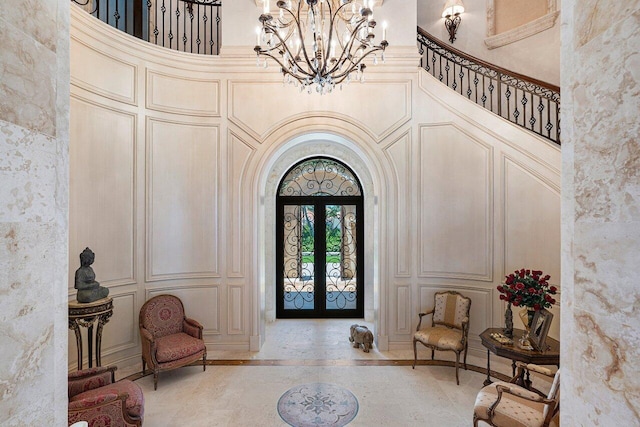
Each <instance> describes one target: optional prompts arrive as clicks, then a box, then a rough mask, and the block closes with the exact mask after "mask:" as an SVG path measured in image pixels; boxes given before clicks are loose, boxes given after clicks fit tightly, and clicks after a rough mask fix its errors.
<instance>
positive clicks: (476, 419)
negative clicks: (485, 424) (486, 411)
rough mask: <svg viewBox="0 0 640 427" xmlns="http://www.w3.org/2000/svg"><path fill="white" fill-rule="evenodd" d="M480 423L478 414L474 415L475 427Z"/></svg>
mask: <svg viewBox="0 0 640 427" xmlns="http://www.w3.org/2000/svg"><path fill="white" fill-rule="evenodd" d="M479 422H480V419H479V418H478V416H477V415H476V414H473V427H478V423H479Z"/></svg>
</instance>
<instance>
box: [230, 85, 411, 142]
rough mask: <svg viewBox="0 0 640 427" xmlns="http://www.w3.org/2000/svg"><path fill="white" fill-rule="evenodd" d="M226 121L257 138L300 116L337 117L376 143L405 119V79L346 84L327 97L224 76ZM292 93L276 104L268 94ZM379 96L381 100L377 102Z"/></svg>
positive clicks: (408, 92) (408, 89)
mask: <svg viewBox="0 0 640 427" xmlns="http://www.w3.org/2000/svg"><path fill="white" fill-rule="evenodd" d="M228 92H229V96H228V103H229V105H228V111H229V113H228V114H229V121H230V122H232V123H234V124H235V125H236V126H238V127H239V128H240V129H242V130H243V131H244V132H246V133H247V134H248V135H249V136H251V137H252V138H253V139H255V140H256V141H259V142H264V141H265V139H266V138H267V137H268V136H269V135H270V134H272V133H274V132H276V131H277V130H278V129H280V128H282V127H284V126H287V125H288V124H291V123H294V122H296V121H298V120H300V119H303V118H304V119H309V118H311V119H313V118H316V119H321V120H322V119H325V120H326V119H327V118H331V119H337V120H341V121H346V122H349V123H351V124H352V125H354V126H357V127H358V128H359V129H361V130H362V131H364V132H366V133H367V134H368V135H369V136H370V137H371V138H373V139H374V140H375V141H376V142H380V141H382V140H383V139H384V138H386V137H387V136H389V135H390V134H391V133H393V132H394V131H395V130H397V129H398V128H400V127H401V126H402V125H403V124H405V123H406V122H407V121H409V120H410V119H411V81H410V80H376V79H373V78H372V79H368V80H367V83H366V84H364V85H362V84H350V85H348V86H345V87H344V89H343V90H342V91H340V90H335V91H333V93H332V94H331V96H330V97H329V96H322V97H319V96H313V97H311V96H308V95H307V96H300V94H299V93H298V91H297V90H295V88H293V87H288V86H287V87H285V88H283V87H282V82H281V81H278V82H265V81H257V80H231V79H230V80H229V82H228ZM274 93H279V94H280V96H287V95H288V96H291V97H293V96H295V97H296V98H295V99H296V102H282V103H277V108H274V107H273V104H272V103H271V102H267V101H271V100H272V99H273V94H274ZM383 100H384V102H382V101H383Z"/></svg>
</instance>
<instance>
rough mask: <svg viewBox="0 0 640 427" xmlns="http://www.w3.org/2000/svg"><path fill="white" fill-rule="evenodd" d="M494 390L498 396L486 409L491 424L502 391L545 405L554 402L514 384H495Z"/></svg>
mask: <svg viewBox="0 0 640 427" xmlns="http://www.w3.org/2000/svg"><path fill="white" fill-rule="evenodd" d="M496 391H497V392H498V397H497V398H496V401H495V402H493V403H492V404H491V406H489V410H488V414H489V421H491V423H492V425H493V416H494V413H495V410H496V408H497V407H498V405H499V404H500V401H501V400H502V395H503V394H504V393H507V394H511V395H513V396H518V397H520V398H522V399H525V400H528V401H531V402H538V403H543V404H545V405H550V404H555V403H556V402H555V401H554V400H552V399H547V398H546V397H542V396H540V395H538V394H536V393H534V392H532V391H529V390H526V389H523V388H522V387H519V386H515V385H514V386H513V387H506V386H504V385H502V384H497V385H496Z"/></svg>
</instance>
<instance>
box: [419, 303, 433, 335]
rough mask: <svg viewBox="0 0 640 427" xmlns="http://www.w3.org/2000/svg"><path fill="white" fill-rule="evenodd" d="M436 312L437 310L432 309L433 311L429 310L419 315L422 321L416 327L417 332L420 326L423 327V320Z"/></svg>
mask: <svg viewBox="0 0 640 427" xmlns="http://www.w3.org/2000/svg"><path fill="white" fill-rule="evenodd" d="M434 311H435V308H432V309H431V310H427V311H425V312H424V313H418V317H420V321H419V322H418V326H417V327H416V332H417V331H419V330H420V325H422V318H423V317H424V316H426V315H427V314H431V315H433V312H434Z"/></svg>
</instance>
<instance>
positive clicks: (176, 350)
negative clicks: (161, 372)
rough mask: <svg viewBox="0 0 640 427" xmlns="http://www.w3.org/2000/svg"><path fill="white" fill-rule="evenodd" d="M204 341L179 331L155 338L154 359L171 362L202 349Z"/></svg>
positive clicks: (160, 361)
mask: <svg viewBox="0 0 640 427" xmlns="http://www.w3.org/2000/svg"><path fill="white" fill-rule="evenodd" d="M204 348H205V346H204V341H202V340H199V339H197V338H194V337H192V336H191V335H187V334H185V333H184V332H180V333H177V334H173V335H165V336H163V337H159V338H157V339H156V360H157V361H158V362H159V363H164V362H171V361H172V360H178V359H182V358H185V357H187V356H191V355H192V354H196V353H198V352H200V351H204Z"/></svg>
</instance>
